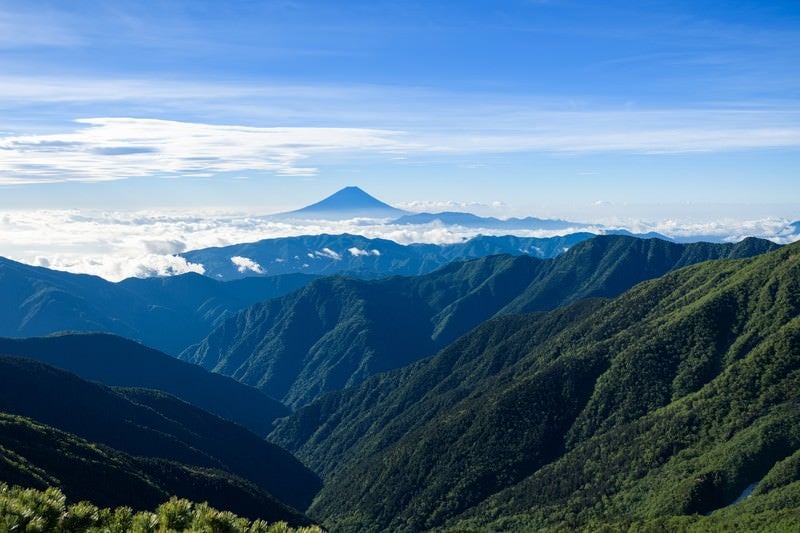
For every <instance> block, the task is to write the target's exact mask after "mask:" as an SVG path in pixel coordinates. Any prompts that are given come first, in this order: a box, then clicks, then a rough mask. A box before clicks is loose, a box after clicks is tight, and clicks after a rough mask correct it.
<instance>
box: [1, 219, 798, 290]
mask: <svg viewBox="0 0 800 533" xmlns="http://www.w3.org/2000/svg"><path fill="white" fill-rule="evenodd" d="M789 222H791V221H789V220H786V219H779V218H768V219H760V220H747V221H734V220H717V221H711V222H705V223H691V224H684V223H681V222H679V221H676V220H665V221H660V222H643V221H637V220H617V221H614V223H613V224H611V226H610V227H615V228H625V229H628V230H630V231H633V232H636V233H645V232H649V231H655V232H659V233H662V234H665V235H668V236H670V237H676V238H681V237H690V236H693V235H702V236H706V237H707V238H714V239H716V240H727V241H736V240H740V239H741V238H743V237H746V236H750V235H753V236H760V237H766V238H771V239H773V240H775V241H776V242H779V243H787V242H792V241H794V240H798V239H799V238H800V235H797V234H792V233H791V232H790V230H789V229H788V228H787V227H788V224H789ZM581 230H583V231H585V228H584V229H581ZM581 230H579V229H577V228H576V229H575V230H574V231H581ZM589 231H595V232H601V231H602V227H600V226H597V227H593V228H589ZM320 233H330V234H338V233H351V234H358V235H364V236H366V237H370V238H376V237H379V238H385V239H391V240H393V241H396V242H399V243H401V244H409V243H414V242H420V243H437V244H441V243H454V242H460V241H463V240H465V239H469V238H471V237H474V236H475V235H477V234H484V235H491V234H494V235H499V234H506V233H508V231H502V230H485V229H475V228H464V227H460V226H444V225H442V224H440V223H431V224H422V225H413V226H409V225H395V224H386V223H379V222H378V221H374V220H365V219H353V220H345V221H320V222H316V223H306V224H296V223H290V222H285V221H277V220H274V219H272V218H270V217H269V216H264V215H255V214H251V213H236V212H223V211H216V210H208V211H201V212H197V211H192V212H188V211H170V212H154V211H86V210H81V211H77V210H10V211H2V212H0V255H1V256H4V257H7V258H9V259H13V260H16V261H20V262H23V263H27V264H31V265H37V266H43V267H47V268H52V269H56V270H64V271H68V272H74V273H85V274H94V275H97V276H101V277H103V278H105V279H108V280H112V281H117V280H121V279H124V278H128V277H147V276H166V275H175V274H182V273H186V272H198V273H202V272H203V266H202V265H199V264H194V263H190V262H187V261H186V260H185V259H184V258H182V257H180V256H179V255H177V254H179V253H181V252H184V251H187V250H193V249H198V248H206V247H212V246H226V245H229V244H235V243H242V242H253V241H257V240H260V239H266V238H274V237H287V236H296V235H312V234H320ZM566 233H571V231H570V230H562V231H514V234H516V235H520V236H531V237H548V236H553V235H556V234H566ZM332 252H334V253H346V252H347V251H346V250H333V251H332ZM238 261H239V263H238V266H239V267H240V268H243V269H250V270H253V265H250V264H248V263H247V261H246V258H239V259H238Z"/></svg>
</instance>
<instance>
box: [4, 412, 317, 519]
mask: <svg viewBox="0 0 800 533" xmlns="http://www.w3.org/2000/svg"><path fill="white" fill-rule="evenodd" d="M0 479H2V480H3V482H4V483H9V484H13V485H20V486H23V487H26V488H34V489H38V490H45V489H47V488H48V487H57V488H58V489H60V490H61V491H63V493H64V494H65V495H66V498H67V500H68V501H69V502H72V503H76V502H79V501H90V502H92V503H93V504H95V505H99V506H101V507H117V506H126V507H129V508H132V509H135V510H139V511H148V510H152V509H155V507H156V506H157V505H159V504H160V503H163V502H164V501H166V500H167V499H169V498H170V496H172V495H178V496H179V497H182V498H186V499H191V500H193V501H201V502H203V501H205V502H209V503H210V504H211V505H212V506H214V507H218V508H221V509H225V510H228V511H232V512H234V513H236V514H239V515H242V516H245V517H248V518H251V519H264V520H269V521H280V520H283V521H286V522H288V523H290V524H294V525H306V524H310V523H311V521H310V520H309V519H308V518H306V517H304V516H303V515H302V514H300V513H298V512H297V511H295V510H293V509H291V508H290V507H288V506H286V505H284V504H283V503H281V502H279V501H278V500H276V499H275V498H274V497H272V496H271V495H270V494H268V493H267V492H265V491H263V490H262V489H260V488H258V487H257V486H256V485H254V484H253V483H251V482H249V481H245V480H244V479H242V478H238V477H235V476H232V475H231V474H228V473H226V472H223V471H221V470H213V469H205V468H199V467H196V466H188V465H184V464H180V463H177V462H174V461H166V460H163V459H150V458H143V457H135V456H132V455H129V454H126V453H122V452H119V451H117V450H114V449H112V448H109V447H106V446H102V445H97V444H93V443H90V442H88V441H86V440H84V439H81V438H79V437H77V436H75V435H73V434H70V433H65V432H63V431H59V430H57V429H54V428H52V427H49V426H47V425H44V424H41V423H39V422H35V421H33V420H31V419H29V418H24V417H19V416H13V415H9V414H6V413H2V412H0ZM0 488H2V484H0ZM6 495H7V493H4V494H2V495H0V501H2V502H3V504H8V503H9V502H8V500H5V499H4V498H5V496H6ZM30 496H31V495H30V494H29V497H28V498H26V500H27V501H28V502H29V503H30V500H31V498H30ZM33 497H34V498H35V495H33ZM21 503H23V502H18V504H21ZM1 505H2V504H0V517H2V518H0V520H2V519H3V518H7V517H9V516H13V515H14V514H15V513H13V510H14V509H13V507H12V509H10V511H12V512H9V510H8V509H4V508H2V506H1ZM2 525H3V522H0V530H1V529H2ZM9 529H10V528H9ZM12 531H13V530H12ZM39 531H48V529H46V528H41V529H39Z"/></svg>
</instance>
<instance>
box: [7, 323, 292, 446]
mask: <svg viewBox="0 0 800 533" xmlns="http://www.w3.org/2000/svg"><path fill="white" fill-rule="evenodd" d="M0 354H4V355H16V356H20V357H28V358H31V359H36V360H37V361H41V362H43V363H46V364H48V365H51V366H55V367H57V368H62V369H64V370H68V371H70V372H73V373H75V374H78V375H79V376H81V377H82V378H84V379H88V380H91V381H99V382H101V383H104V384H106V385H110V386H119V387H140V388H147V389H156V390H160V391H164V392H166V393H169V394H172V395H173V396H177V397H178V398H180V399H182V400H184V401H186V402H189V403H191V404H194V405H196V406H198V407H200V408H201V409H204V410H206V411H208V412H210V413H214V414H215V415H217V416H220V417H222V418H225V419H227V420H230V421H232V422H236V423H238V424H241V425H242V426H244V427H246V428H248V429H250V430H251V431H253V432H254V433H256V434H258V435H259V436H265V435H266V434H267V433H269V432H270V431H271V430H272V423H273V421H274V420H275V419H276V418H279V417H283V416H286V415H288V414H289V409H288V408H287V407H286V406H284V405H283V404H281V403H280V402H278V401H277V400H274V399H272V398H270V397H268V396H266V395H265V394H263V393H262V392H261V391H259V390H257V389H255V388H253V387H248V386H247V385H243V384H242V383H239V382H238V381H236V380H234V379H232V378H228V377H225V376H221V375H219V374H215V373H213V372H208V371H206V370H203V369H202V368H199V367H198V366H197V365H192V364H189V363H185V362H183V361H179V360H177V359H175V358H174V357H171V356H169V355H166V354H163V353H161V352H158V351H156V350H154V349H152V348H148V347H146V346H144V345H142V344H139V343H137V342H133V341H130V340H128V339H124V338H122V337H117V336H115V335H107V334H102V333H82V334H56V335H52V336H49V337H34V338H26V339H3V338H0Z"/></svg>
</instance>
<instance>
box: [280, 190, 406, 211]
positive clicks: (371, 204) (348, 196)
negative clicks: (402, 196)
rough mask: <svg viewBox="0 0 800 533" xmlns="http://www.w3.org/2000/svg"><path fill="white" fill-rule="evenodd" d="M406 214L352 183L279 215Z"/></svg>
mask: <svg viewBox="0 0 800 533" xmlns="http://www.w3.org/2000/svg"><path fill="white" fill-rule="evenodd" d="M404 214H406V212H405V211H403V210H402V209H397V208H395V207H392V206H391V205H389V204H387V203H385V202H382V201H380V200H378V199H377V198H375V197H374V196H372V195H370V194H368V193H367V192H366V191H364V190H363V189H362V188H361V187H356V186H354V185H351V186H348V187H344V188H343V189H339V190H338V191H336V192H335V193H333V194H331V195H330V196H328V197H327V198H324V199H322V200H320V201H319V202H316V203H313V204H311V205H307V206H306V207H303V208H302V209H297V210H296V211H290V212H288V213H282V214H281V215H279V216H281V217H289V218H292V217H293V218H312V219H345V218H356V217H365V218H389V217H396V216H398V215H404Z"/></svg>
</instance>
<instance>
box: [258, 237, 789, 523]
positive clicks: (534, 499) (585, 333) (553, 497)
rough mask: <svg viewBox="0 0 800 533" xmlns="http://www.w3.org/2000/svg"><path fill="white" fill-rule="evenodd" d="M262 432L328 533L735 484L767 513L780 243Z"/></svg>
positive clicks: (781, 462) (472, 337)
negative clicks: (298, 472)
mask: <svg viewBox="0 0 800 533" xmlns="http://www.w3.org/2000/svg"><path fill="white" fill-rule="evenodd" d="M272 438H273V440H274V441H275V442H278V443H281V444H282V445H285V446H287V447H288V448H289V449H290V450H292V451H294V452H295V453H297V455H298V456H299V457H300V458H301V459H302V460H304V461H305V462H306V463H307V464H309V465H310V466H311V467H312V468H317V469H318V470H319V471H320V472H322V473H323V474H324V477H325V487H324V488H323V490H322V492H321V493H320V495H319V496H318V497H317V499H316V500H315V502H314V504H313V505H312V507H311V513H312V516H315V517H317V518H319V519H322V520H323V521H324V523H325V524H326V525H328V526H330V527H333V528H335V529H336V530H341V531H348V530H353V531H356V530H358V531H370V530H372V531H378V530H386V529H389V530H393V531H416V530H421V529H426V528H433V527H442V526H447V527H452V528H453V529H454V530H465V529H466V530H473V529H474V530H485V529H489V530H520V531H529V530H536V529H539V528H562V529H564V530H572V529H576V528H580V527H585V526H589V525H591V524H594V525H598V524H604V523H612V522H613V523H619V522H625V521H633V522H637V521H638V522H641V523H645V522H648V521H651V520H656V521H658V520H661V521H663V522H665V523H666V522H668V521H669V520H673V519H674V520H677V521H680V520H681V519H680V518H675V517H680V516H682V515H691V514H693V513H700V514H702V513H707V512H711V511H714V510H715V509H720V508H722V507H724V506H726V505H728V504H730V503H732V502H733V501H734V500H736V498H737V497H738V496H739V494H741V493H742V491H743V490H744V489H745V488H747V487H748V486H749V485H751V484H756V491H757V492H758V493H759V494H762V495H764V496H765V498H766V499H762V500H759V501H762V502H765V501H767V502H771V503H768V505H771V506H772V507H770V508H776V509H779V510H780V509H782V510H783V511H786V509H787V508H788V509H791V508H792V507H791V506H792V504H791V503H790V502H791V501H795V502H796V501H797V496H798V491H797V489H796V486H797V483H796V482H797V481H798V480H800V468H797V464H798V462H797V459H796V457H797V454H798V453H799V452H798V450H800V244H794V245H790V246H787V247H785V248H782V249H780V250H777V251H773V252H770V253H768V254H764V255H762V256H760V257H756V258H753V259H744V260H735V261H734V260H722V261H714V262H706V263H703V264H701V265H696V266H693V267H689V268H685V269H681V270H678V271H676V272H674V273H671V274H667V275H666V276H664V277H662V278H659V279H656V280H653V281H649V282H646V283H643V284H640V285H638V286H637V287H635V288H634V289H632V290H630V291H628V292H626V293H625V294H623V295H622V296H620V297H619V298H617V299H615V300H611V301H606V302H603V301H597V300H595V301H588V302H580V303H577V304H575V305H572V306H568V307H566V308H561V309H558V310H556V311H553V312H550V313H546V314H542V313H534V314H530V315H524V316H507V317H501V318H497V319H494V320H492V321H490V322H488V323H486V324H484V325H482V326H481V327H479V328H477V329H476V330H474V331H473V332H471V333H470V334H468V335H466V336H465V337H463V338H461V339H460V340H458V341H457V342H456V343H454V344H453V345H451V346H449V347H448V348H446V349H445V350H443V351H442V352H441V353H440V354H438V355H437V356H435V357H433V358H431V359H429V360H426V361H421V362H419V363H417V364H415V365H413V366H412V367H409V368H405V369H401V370H397V371H394V372H391V373H387V374H383V375H379V376H375V377H373V378H371V379H369V380H367V381H366V382H364V383H363V384H361V385H359V386H357V387H355V388H352V389H349V390H344V391H341V392H338V393H335V394H331V395H328V396H326V397H324V398H323V399H322V400H320V401H317V402H315V403H313V404H311V405H310V406H308V407H306V408H304V409H301V410H300V411H298V412H297V413H295V414H294V415H293V416H292V417H290V418H289V419H286V420H284V421H283V423H282V424H281V425H280V426H279V427H278V428H277V429H276V431H275V432H274V434H273V436H272ZM793 484H794V485H793ZM792 487H794V488H792ZM776 490H777V491H779V492H775V493H774V494H772V495H770V493H772V491H776ZM779 493H780V494H782V495H783V496H785V497H786V498H789V500H788V502H789V503H787V500H781V497H783V496H778V494H779ZM767 496H769V497H768V498H767ZM792 498H794V500H792ZM781 501H783V503H780V502H781ZM776 502H777V503H776ZM765 505H767V504H765ZM725 513H728V515H731V513H733V514H734V515H735V512H734V511H730V510H725V511H724V512H723V513H722V516H725Z"/></svg>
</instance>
